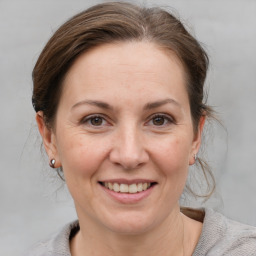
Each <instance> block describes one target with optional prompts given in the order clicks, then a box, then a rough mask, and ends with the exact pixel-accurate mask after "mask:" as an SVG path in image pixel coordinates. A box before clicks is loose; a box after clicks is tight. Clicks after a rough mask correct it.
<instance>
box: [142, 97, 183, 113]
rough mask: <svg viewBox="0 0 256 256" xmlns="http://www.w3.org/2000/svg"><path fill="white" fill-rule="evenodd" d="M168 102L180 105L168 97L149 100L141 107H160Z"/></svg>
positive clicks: (145, 108) (148, 108)
mask: <svg viewBox="0 0 256 256" xmlns="http://www.w3.org/2000/svg"><path fill="white" fill-rule="evenodd" d="M168 103H171V104H174V105H176V106H177V107H180V108H181V105H180V104H179V103H178V102H177V101H176V100H174V99H170V98H168V99H164V100H159V101H154V102H149V103H147V104H146V105H145V107H144V108H143V109H144V110H150V109H154V108H158V107H161V106H163V105H165V104H168Z"/></svg>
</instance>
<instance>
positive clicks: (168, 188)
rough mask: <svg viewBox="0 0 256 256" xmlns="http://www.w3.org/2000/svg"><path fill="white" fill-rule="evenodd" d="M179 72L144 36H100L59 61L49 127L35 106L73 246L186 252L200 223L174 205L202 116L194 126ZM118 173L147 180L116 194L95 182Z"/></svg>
mask: <svg viewBox="0 0 256 256" xmlns="http://www.w3.org/2000/svg"><path fill="white" fill-rule="evenodd" d="M184 77H185V76H184V69H183V67H182V64H181V63H180V61H179V60H178V58H177V57H176V56H175V55H174V54H173V53H170V52H168V53H167V52H164V51H163V50H161V49H159V48H158V47H157V46H156V45H154V44H152V43H148V42H125V43H117V44H108V45H103V46H99V47H97V48H95V49H92V50H90V51H89V52H87V53H85V54H83V55H81V56H80V57H78V59H77V60H76V61H75V63H74V64H73V66H72V67H71V68H70V70H69V71H68V73H67V75H66V77H65V79H64V82H63V85H62V86H63V91H62V95H61V99H60V102H59V106H58V110H57V115H56V120H55V124H54V129H51V128H49V127H47V126H46V125H45V123H44V121H43V113H42V112H38V113H37V116H36V119H37V123H38V127H39V131H40V133H41V135H42V138H43V141H44V146H45V149H46V151H47V154H48V156H49V159H52V158H54V159H55V160H56V164H55V167H60V166H62V167H63V170H64V175H65V179H66V182H67V186H68V188H69V190H70V193H71V195H72V197H73V199H74V203H75V207H76V210H77V214H78V218H79V223H80V231H79V232H78V234H77V235H76V236H75V238H74V239H73V240H72V241H71V245H70V246H71V252H72V255H133V256H135V255H145V254H147V255H163V256H164V255H183V254H184V255H192V252H193V250H194V248H195V246H196V243H197V241H198V239H199V236H200V233H201V228H202V224H201V223H199V222H196V221H194V220H192V219H190V218H188V217H186V216H184V215H182V214H181V213H180V206H179V203H178V201H179V198H180V195H181V193H182V191H183V188H184V186H185V182H186V178H187V174H188V167H189V165H192V164H194V155H195V154H196V153H197V152H198V150H199V147H200V143H201V134H202V130H203V125H204V117H202V118H201V120H200V123H199V126H198V127H197V129H196V130H197V131H198V132H197V133H196V134H195V133H194V129H193V124H192V117H191V113H190V105H189V99H188V94H187V91H186V87H185V79H184ZM99 102H100V104H99ZM152 103H158V104H152ZM95 115H96V117H98V119H97V118H96V119H95ZM155 115H158V118H157V117H155ZM121 178H122V179H127V180H131V179H150V180H152V181H154V182H156V185H155V186H154V187H153V189H152V190H151V192H150V194H149V196H147V197H146V198H144V199H143V200H140V201H138V202H136V203H130V204H129V203H128V204H124V203H120V202H118V201H116V200H114V199H113V198H112V197H111V196H109V195H108V194H107V193H106V192H105V191H104V189H103V188H102V186H101V185H100V184H99V181H105V180H109V179H121ZM88 230H90V232H88Z"/></svg>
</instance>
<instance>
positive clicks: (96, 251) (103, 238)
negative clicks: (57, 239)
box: [71, 208, 184, 256]
mask: <svg viewBox="0 0 256 256" xmlns="http://www.w3.org/2000/svg"><path fill="white" fill-rule="evenodd" d="M83 220H84V218H79V223H80V231H79V233H78V234H77V235H76V236H75V237H74V238H73V239H72V241H71V253H72V256H80V255H88V256H89V255H94V256H102V255H106V256H109V255H111V256H114V255H115V256H116V255H122V256H126V255H127V256H128V255H129V256H131V255H132V256H138V255H147V256H153V255H154V256H155V255H162V256H169V255H176V256H183V255H184V221H183V215H181V214H180V212H179V208H178V209H176V210H174V211H173V212H172V214H171V215H169V216H168V217H167V218H166V219H165V220H164V221H163V222H162V223H160V224H159V225H156V227H154V228H152V229H150V230H147V231H144V232H140V233H138V234H123V233H117V232H113V231H110V230H109V229H106V228H102V226H98V225H97V224H95V223H93V222H92V221H88V220H87V221H83ZM88 230H90V232H88Z"/></svg>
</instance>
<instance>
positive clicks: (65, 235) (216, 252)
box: [24, 209, 256, 256]
mask: <svg viewBox="0 0 256 256" xmlns="http://www.w3.org/2000/svg"><path fill="white" fill-rule="evenodd" d="M78 225H79V224H78V221H75V222H72V223H70V224H68V225H66V226H65V227H64V228H63V229H62V230H61V231H60V232H59V233H57V234H55V235H54V236H52V237H51V238H50V239H49V240H47V241H45V242H40V243H38V244H36V245H35V246H34V247H33V248H32V249H31V250H30V252H29V253H26V254H24V256H71V254H70V249H69V238H70V234H71V232H72V230H74V229H77V228H78ZM192 256H256V228H255V227H252V226H248V225H244V224H241V223H238V222H236V221H232V220H230V219H227V218H226V217H224V216H223V215H222V214H220V213H217V212H215V211H213V210H212V209H205V218H204V223H203V229H202V233H201V236H200V238H199V241H198V244H197V246H196V248H195V251H194V253H193V255H192Z"/></svg>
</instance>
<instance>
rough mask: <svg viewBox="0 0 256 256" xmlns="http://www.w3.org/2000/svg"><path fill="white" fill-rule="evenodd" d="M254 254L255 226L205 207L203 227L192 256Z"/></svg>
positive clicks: (248, 255)
mask: <svg viewBox="0 0 256 256" xmlns="http://www.w3.org/2000/svg"><path fill="white" fill-rule="evenodd" d="M205 255H207V256H216V255H218V256H222V255H223V256H224V255H230V256H231V255H232V256H240V255H247V256H256V228H255V227H252V226H249V225H245V224H242V223H239V222H236V221H233V220H231V219H228V218H226V217H225V216H223V215H222V214H220V213H217V212H215V211H214V210H212V209H205V217H204V222H203V229H202V233H201V236H200V239H199V242H198V244H197V247H196V249H195V252H194V254H193V256H205Z"/></svg>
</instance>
